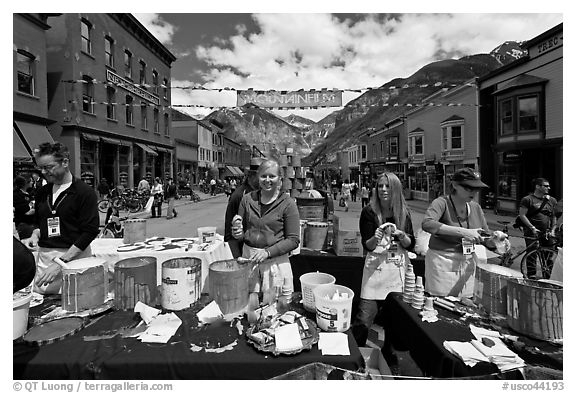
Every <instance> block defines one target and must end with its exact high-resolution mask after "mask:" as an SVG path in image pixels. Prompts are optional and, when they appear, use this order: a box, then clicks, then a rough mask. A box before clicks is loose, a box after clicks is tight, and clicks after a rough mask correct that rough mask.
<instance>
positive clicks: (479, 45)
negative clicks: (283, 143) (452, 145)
mask: <svg viewBox="0 0 576 393" xmlns="http://www.w3.org/2000/svg"><path fill="white" fill-rule="evenodd" d="M253 18H254V20H255V22H256V24H257V25H258V26H259V29H260V32H259V33H258V34H255V33H252V34H248V33H247V32H246V31H245V30H244V28H238V29H237V31H238V34H236V35H234V36H231V37H229V38H228V40H227V41H228V45H223V44H222V42H221V41H220V42H216V43H215V44H214V45H213V46H200V47H198V48H196V56H197V57H198V58H199V59H200V60H202V61H205V62H206V63H207V64H208V65H209V66H210V69H209V71H207V72H205V73H204V74H203V78H204V80H205V81H206V82H207V86H214V87H234V88H236V89H246V88H254V89H276V90H291V89H300V88H304V89H310V88H316V89H320V88H334V87H336V88H341V89H346V88H355V89H357V88H365V87H374V86H380V85H383V84H384V83H386V82H388V81H390V80H392V79H394V78H398V77H401V78H405V77H408V76H410V75H412V74H413V73H414V72H416V71H417V70H418V69H420V68H421V67H423V66H424V65H426V64H428V63H431V62H433V61H436V60H440V58H438V54H445V55H444V56H446V55H447V56H449V57H461V56H464V55H469V54H476V53H488V52H489V51H490V50H492V49H494V48H495V47H496V46H498V45H499V44H501V43H503V42H504V41H506V40H527V39H531V38H533V37H535V36H537V35H538V34H540V33H542V32H544V31H545V30H547V29H549V28H551V27H552V26H554V25H556V24H557V23H560V22H561V21H562V15H561V14H541V13H540V14H405V15H402V16H401V18H400V19H388V20H386V19H384V18H382V17H381V16H374V15H372V16H371V15H367V16H365V17H364V18H363V19H362V20H360V21H357V22H355V23H353V22H351V21H349V20H347V21H340V20H338V19H336V18H335V17H334V16H332V15H330V14H255V15H253ZM355 96H357V94H356V95H351V94H347V95H346V97H347V100H349V99H352V98H355ZM213 99H214V100H216V99H217V97H211V98H210V99H209V100H210V101H212V100H213ZM225 101H227V100H225ZM173 102H175V100H173ZM222 102H224V101H222ZM346 102H347V101H345V103H346ZM220 105H225V104H223V103H221V104H220ZM330 111H331V110H327V113H329V112H330ZM283 113H286V112H285V111H284V112H283ZM286 114H288V113H286ZM319 114H320V112H318V111H309V115H308V117H310V118H313V119H314V120H319V119H320V118H322V117H323V116H319Z"/></svg>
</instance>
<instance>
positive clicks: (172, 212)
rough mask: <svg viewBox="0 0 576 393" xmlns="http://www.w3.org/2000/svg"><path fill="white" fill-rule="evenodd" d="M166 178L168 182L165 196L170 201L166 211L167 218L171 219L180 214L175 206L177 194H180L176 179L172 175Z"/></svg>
mask: <svg viewBox="0 0 576 393" xmlns="http://www.w3.org/2000/svg"><path fill="white" fill-rule="evenodd" d="M166 180H167V182H168V184H166V189H165V190H164V196H165V197H166V200H167V201H168V211H167V212H166V219H167V220H171V219H172V218H175V217H176V216H178V212H177V211H176V209H175V208H174V201H175V199H176V196H177V195H178V189H177V187H176V184H174V180H173V179H172V178H171V177H169V178H167V179H166Z"/></svg>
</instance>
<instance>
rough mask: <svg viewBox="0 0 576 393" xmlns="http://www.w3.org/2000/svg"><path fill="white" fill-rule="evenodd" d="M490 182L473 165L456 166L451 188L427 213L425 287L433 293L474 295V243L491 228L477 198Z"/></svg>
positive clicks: (435, 200)
mask: <svg viewBox="0 0 576 393" xmlns="http://www.w3.org/2000/svg"><path fill="white" fill-rule="evenodd" d="M487 187H488V186H487V185H486V184H484V183H483V182H482V180H481V179H480V173H478V172H476V171H475V170H474V169H472V168H462V169H459V170H457V171H456V172H455V173H454V175H453V176H452V181H451V184H450V188H451V192H450V193H449V194H448V195H445V196H441V197H438V198H436V199H434V200H433V201H432V202H431V203H430V206H429V207H428V210H426V213H425V215H424V219H423V221H422V230H424V231H426V232H428V233H430V234H431V235H430V241H429V243H428V252H427V253H426V260H425V290H426V291H427V292H428V293H429V294H430V295H432V296H456V297H468V298H469V297H472V295H473V289H474V274H475V266H476V263H475V260H476V259H477V258H476V256H475V255H474V252H473V250H474V248H473V245H474V243H481V242H482V234H483V232H485V231H487V230H488V224H487V223H486V218H485V217H484V211H483V210H482V207H481V206H480V205H479V204H478V203H477V202H476V201H475V200H474V199H475V197H476V196H477V194H478V192H479V191H480V189H481V188H487Z"/></svg>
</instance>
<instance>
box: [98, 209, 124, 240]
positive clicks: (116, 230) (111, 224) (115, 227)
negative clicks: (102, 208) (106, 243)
mask: <svg viewBox="0 0 576 393" xmlns="http://www.w3.org/2000/svg"><path fill="white" fill-rule="evenodd" d="M127 219H128V216H126V217H120V213H119V211H118V209H117V208H115V207H113V206H110V207H109V208H108V210H107V211H106V220H105V223H104V226H103V227H102V229H101V230H100V233H99V234H98V238H106V239H111V238H122V237H124V224H123V222H124V221H126V220H127Z"/></svg>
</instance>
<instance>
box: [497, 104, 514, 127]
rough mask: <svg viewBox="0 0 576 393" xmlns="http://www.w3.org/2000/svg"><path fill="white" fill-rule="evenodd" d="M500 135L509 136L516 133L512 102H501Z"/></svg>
mask: <svg viewBox="0 0 576 393" xmlns="http://www.w3.org/2000/svg"><path fill="white" fill-rule="evenodd" d="M499 109H500V113H499V115H500V135H508V134H512V133H514V125H513V122H512V100H505V101H501V102H500V108H499Z"/></svg>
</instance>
